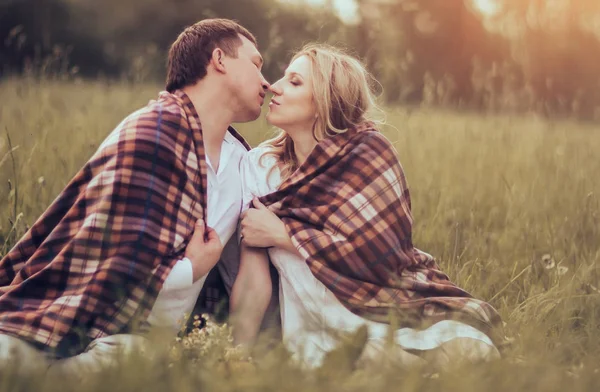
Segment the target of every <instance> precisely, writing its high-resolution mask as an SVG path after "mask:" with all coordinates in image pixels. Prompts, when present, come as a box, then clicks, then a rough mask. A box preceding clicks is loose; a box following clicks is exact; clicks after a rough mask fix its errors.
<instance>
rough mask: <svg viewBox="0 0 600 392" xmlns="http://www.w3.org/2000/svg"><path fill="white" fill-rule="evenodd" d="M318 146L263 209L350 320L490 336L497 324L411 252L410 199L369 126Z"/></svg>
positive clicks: (486, 309) (385, 145)
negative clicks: (452, 324) (445, 327)
mask: <svg viewBox="0 0 600 392" xmlns="http://www.w3.org/2000/svg"><path fill="white" fill-rule="evenodd" d="M365 128H366V129H362V130H350V131H348V132H347V133H345V134H340V135H336V136H334V137H331V138H328V139H326V140H324V141H322V142H320V143H319V144H318V145H317V146H316V148H315V149H314V151H313V152H312V153H311V154H310V156H309V157H308V159H307V160H306V162H304V164H303V165H302V166H301V167H300V168H299V169H298V170H297V171H296V172H294V174H292V176H291V177H290V178H288V179H287V180H286V181H284V183H283V184H282V185H281V187H280V188H279V190H278V191H277V192H275V193H272V194H270V195H267V196H265V197H263V198H262V199H261V201H262V202H263V203H265V205H268V206H270V207H269V208H270V209H271V210H272V211H274V212H275V213H276V214H277V215H278V216H279V217H280V218H281V219H282V220H283V221H284V223H285V225H286V227H287V229H288V232H289V233H290V235H291V237H292V241H293V243H294V244H295V245H296V247H297V248H298V249H299V250H300V253H301V254H302V255H303V256H304V257H305V258H306V261H307V263H308V265H309V267H310V269H311V271H312V272H313V274H314V275H315V276H316V277H317V278H318V279H319V280H320V281H321V282H323V283H324V284H325V286H327V287H328V288H329V289H330V290H331V291H332V292H333V293H334V294H335V295H336V297H337V298H338V299H339V300H340V301H341V302H342V303H343V304H344V305H345V306H346V307H347V308H348V309H349V310H351V311H352V312H354V313H355V314H358V315H360V316H362V317H365V318H368V319H371V320H375V321H379V322H389V320H390V312H391V311H395V312H396V315H397V316H399V317H400V320H401V323H402V325H401V326H410V327H420V326H423V324H429V325H430V324H431V323H434V322H437V321H440V320H444V319H460V320H461V321H464V322H467V323H469V324H471V325H474V326H475V327H477V328H478V329H480V330H482V331H484V332H486V333H488V334H490V336H492V333H491V331H492V329H493V328H492V327H494V326H497V325H498V323H499V321H500V317H499V315H498V313H497V312H496V310H495V309H494V308H493V307H492V306H491V305H489V304H487V303H485V302H483V301H480V300H477V299H474V298H473V297H472V296H471V295H470V294H469V293H467V292H466V291H464V290H462V289H460V288H458V287H457V286H456V285H454V284H453V283H452V282H450V280H449V279H448V276H447V275H445V274H444V273H443V272H442V271H440V269H439V267H438V265H437V264H436V262H435V260H434V259H433V257H432V256H430V255H428V254H426V253H424V252H421V251H419V250H418V249H416V248H415V247H414V246H413V241H412V223H413V218H412V216H411V202H410V194H409V192H408V187H407V184H406V180H405V177H404V172H403V170H402V167H401V165H400V162H399V161H398V157H397V153H396V151H395V149H394V148H393V146H392V145H391V143H390V142H389V141H388V140H387V139H386V138H385V137H384V136H383V135H381V134H380V133H379V132H378V131H376V130H374V129H373V128H372V126H371V124H368V125H367V126H365Z"/></svg>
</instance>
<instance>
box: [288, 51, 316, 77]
mask: <svg viewBox="0 0 600 392" xmlns="http://www.w3.org/2000/svg"><path fill="white" fill-rule="evenodd" d="M285 73H286V74H287V73H297V74H299V75H300V76H302V77H303V78H308V77H309V76H310V60H309V58H308V57H307V56H300V57H298V58H296V59H294V60H293V61H292V62H291V63H290V65H289V66H288V67H287V69H286V70H285Z"/></svg>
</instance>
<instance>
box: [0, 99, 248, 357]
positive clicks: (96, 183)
mask: <svg viewBox="0 0 600 392" xmlns="http://www.w3.org/2000/svg"><path fill="white" fill-rule="evenodd" d="M230 132H232V133H233V134H234V136H236V137H237V138H238V139H240V140H242V141H243V139H242V138H241V136H239V135H238V134H237V133H236V132H235V131H234V130H233V129H230ZM244 144H245V142H244ZM245 145H246V146H247V144H245ZM206 170H207V168H206V161H205V154H204V145H203V142H202V131H201V128H200V119H199V118H198V114H197V112H196V110H195V109H194V107H193V105H192V103H191V101H190V100H189V98H188V97H187V96H186V95H185V94H184V93H183V92H181V91H177V92H175V93H174V94H169V93H167V92H162V93H161V94H160V95H159V97H158V99H157V100H156V101H151V102H150V103H149V104H148V106H146V107H145V108H143V109H140V110H139V111H137V112H135V113H133V114H132V115H130V116H129V117H127V118H126V119H125V120H124V121H123V122H122V123H121V124H120V125H119V126H118V127H117V128H116V129H115V130H114V131H113V132H112V133H111V134H110V135H109V136H108V138H107V139H106V140H105V141H104V142H103V143H102V144H101V146H100V147H99V149H98V151H97V152H96V153H95V154H94V155H93V156H92V157H91V159H90V160H89V161H88V162H87V163H86V164H85V166H84V167H83V168H82V169H81V170H80V171H79V172H78V173H77V174H76V175H75V177H74V178H73V179H72V180H71V181H70V183H69V184H68V185H67V186H66V188H65V189H64V190H63V191H62V192H61V194H60V195H59V196H58V197H57V199H56V200H55V201H54V202H53V203H52V204H51V206H50V207H49V208H48V209H47V210H46V211H45V212H44V214H43V215H42V216H41V217H40V218H39V219H38V220H37V222H35V224H34V225H33V226H32V227H31V229H30V230H29V231H28V232H27V233H26V234H25V235H24V237H23V238H21V240H20V241H19V242H18V243H17V244H16V245H15V246H14V248H13V249H12V250H11V251H10V252H9V253H8V254H7V255H6V256H5V257H4V258H3V259H2V260H1V261H0V332H2V333H7V334H11V335H13V336H17V337H19V338H21V339H23V340H26V341H28V342H30V343H32V344H34V345H35V346H37V347H39V348H40V349H43V350H45V351H49V352H52V353H54V355H56V356H57V357H59V358H60V357H66V356H71V355H75V354H77V353H79V352H81V351H83V350H84V349H85V347H86V346H87V345H88V343H89V342H91V340H93V339H97V338H100V337H104V336H108V335H113V334H117V333H123V332H127V331H131V330H132V329H134V328H135V325H136V324H137V326H138V327H139V326H140V325H139V323H143V322H144V321H145V320H146V318H147V316H148V315H149V313H150V310H151V309H152V306H153V304H154V301H155V299H156V297H157V295H158V292H159V291H160V289H161V287H162V285H163V282H164V280H165V278H166V277H167V275H168V274H169V272H170V270H171V268H172V267H173V265H174V264H175V262H176V261H177V260H178V259H179V258H181V257H182V255H183V253H184V251H185V247H186V244H187V242H188V240H189V238H190V237H191V235H192V232H193V228H194V224H195V221H196V220H197V219H198V218H200V217H203V218H204V220H205V221H206V197H207V196H206V190H207V175H206ZM215 270H216V269H215ZM206 289H207V291H209V292H210V291H211V288H210V287H207V288H206ZM213 293H214V290H213ZM215 297H219V295H215ZM215 299H218V298H215Z"/></svg>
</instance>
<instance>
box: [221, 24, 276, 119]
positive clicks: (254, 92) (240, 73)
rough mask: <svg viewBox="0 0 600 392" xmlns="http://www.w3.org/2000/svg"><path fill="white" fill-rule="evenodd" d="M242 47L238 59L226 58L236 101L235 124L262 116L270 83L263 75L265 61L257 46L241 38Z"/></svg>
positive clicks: (232, 91) (229, 83)
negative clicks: (266, 90)
mask: <svg viewBox="0 0 600 392" xmlns="http://www.w3.org/2000/svg"><path fill="white" fill-rule="evenodd" d="M240 38H241V39H242V45H241V46H240V47H239V48H238V57H237V58H231V57H228V56H226V57H225V59H224V60H225V61H226V67H227V77H228V82H227V83H228V85H229V87H230V91H231V93H232V96H233V97H234V100H233V102H232V105H233V108H234V111H235V113H234V120H233V121H234V122H247V121H253V120H256V119H257V118H258V117H259V116H260V111H261V107H262V105H263V102H264V98H265V89H266V88H267V87H268V86H269V83H268V82H267V81H266V80H265V78H264V77H263V75H262V72H261V70H262V65H263V59H262V56H261V55H260V53H259V52H258V49H256V46H254V44H253V43H252V42H251V41H250V40H248V39H247V38H246V37H244V36H241V35H240Z"/></svg>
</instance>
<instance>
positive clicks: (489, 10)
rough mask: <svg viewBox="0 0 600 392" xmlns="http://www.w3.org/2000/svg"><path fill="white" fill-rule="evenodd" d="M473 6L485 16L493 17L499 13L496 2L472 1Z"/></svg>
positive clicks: (491, 0) (494, 0) (486, 0)
mask: <svg viewBox="0 0 600 392" xmlns="http://www.w3.org/2000/svg"><path fill="white" fill-rule="evenodd" d="M473 5H474V6H475V8H476V9H477V11H479V12H480V13H481V14H483V15H485V16H494V15H496V14H497V13H498V12H499V11H500V4H498V0H473Z"/></svg>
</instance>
